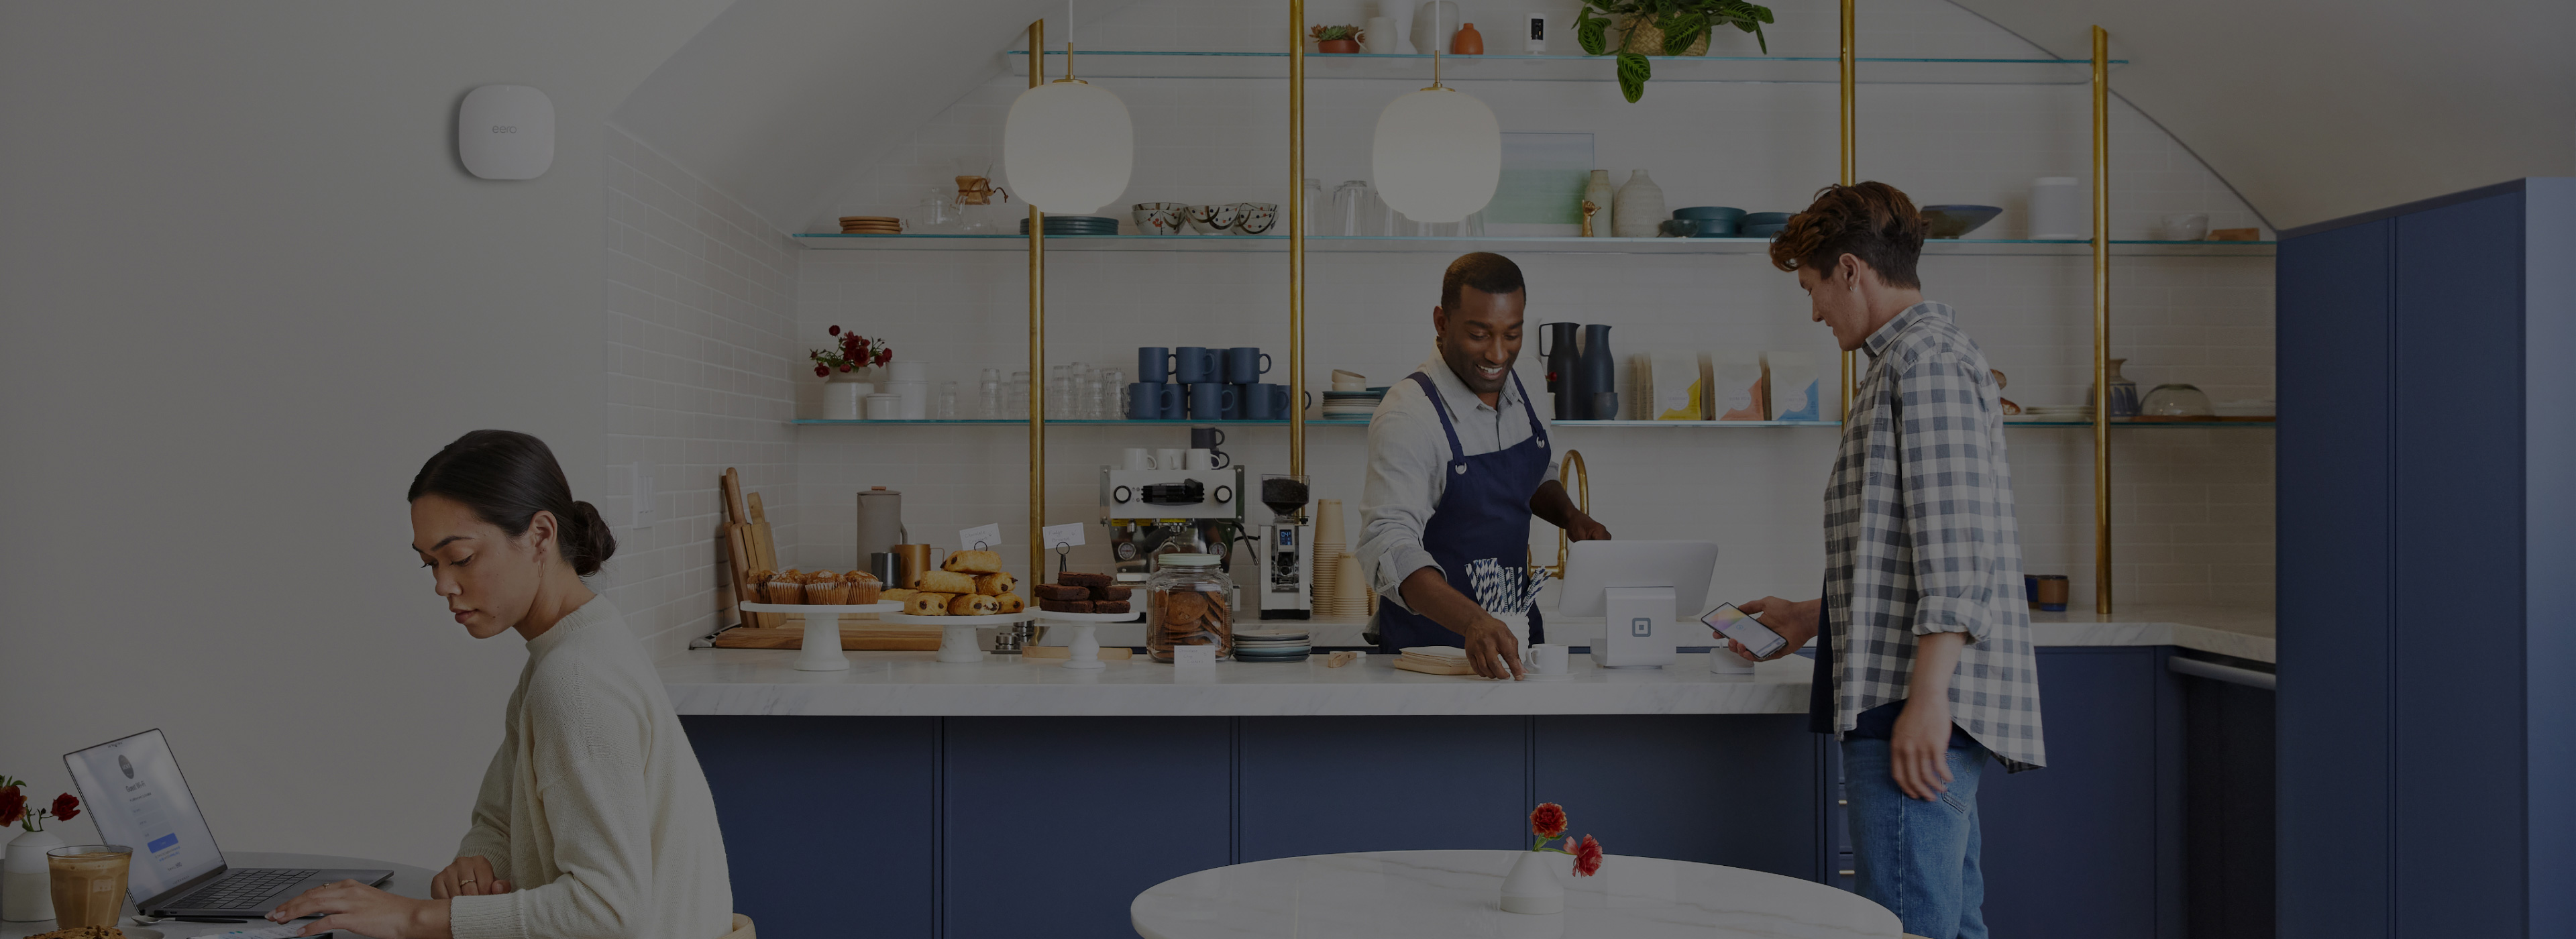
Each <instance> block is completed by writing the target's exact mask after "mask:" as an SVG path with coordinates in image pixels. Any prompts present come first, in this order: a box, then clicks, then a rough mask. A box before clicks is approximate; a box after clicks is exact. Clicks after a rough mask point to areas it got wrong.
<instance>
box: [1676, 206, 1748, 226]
mask: <svg viewBox="0 0 2576 939" xmlns="http://www.w3.org/2000/svg"><path fill="white" fill-rule="evenodd" d="M1673 217H1674V218H1696V219H1703V220H1705V219H1718V220H1721V221H1728V222H1733V221H1738V220H1741V219H1743V218H1744V210H1743V209H1739V208H1735V207H1733V206H1724V205H1695V206H1691V207H1690V208H1687V209H1674V210H1673ZM1701 227H1706V226H1701Z"/></svg>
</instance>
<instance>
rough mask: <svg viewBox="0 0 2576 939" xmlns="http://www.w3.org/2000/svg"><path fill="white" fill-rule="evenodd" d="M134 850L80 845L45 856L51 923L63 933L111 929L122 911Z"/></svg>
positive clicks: (123, 847)
mask: <svg viewBox="0 0 2576 939" xmlns="http://www.w3.org/2000/svg"><path fill="white" fill-rule="evenodd" d="M133 861H134V849H133V848H129V847H126V846H124V845H120V844H82V845H72V846H70V847H63V848H55V849H53V850H51V851H47V852H45V870H46V875H47V878H48V881H49V882H48V886H49V887H50V888H51V889H52V893H53V900H54V923H55V925H58V926H61V927H63V928H65V929H77V928H80V927H83V926H114V925H116V921H117V919H118V917H119V916H121V915H122V914H123V913H124V908H125V878H126V874H127V872H128V871H129V869H130V868H131V866H132V864H133Z"/></svg>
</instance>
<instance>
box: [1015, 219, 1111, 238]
mask: <svg viewBox="0 0 2576 939" xmlns="http://www.w3.org/2000/svg"><path fill="white" fill-rule="evenodd" d="M1028 233H1029V220H1028V219H1021V220H1020V234H1023V235H1025V234H1028ZM1046 233H1047V237H1050V238H1052V237H1055V236H1057V235H1115V234H1117V233H1118V220H1117V219H1114V218H1110V217H1109V216H1106V215H1050V216H1047V217H1046Z"/></svg>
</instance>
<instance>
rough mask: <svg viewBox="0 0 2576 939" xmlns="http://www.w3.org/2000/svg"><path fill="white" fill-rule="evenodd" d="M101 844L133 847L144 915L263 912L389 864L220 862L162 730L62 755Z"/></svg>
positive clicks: (375, 874)
mask: <svg viewBox="0 0 2576 939" xmlns="http://www.w3.org/2000/svg"><path fill="white" fill-rule="evenodd" d="M63 763H64V765H66V766H68V767H70V768H71V771H72V784H73V785H75V786H78V787H80V795H81V804H82V806H83V807H84V808H87V809H88V810H89V813H90V818H91V819H92V820H93V821H95V822H97V824H98V835H99V840H101V841H103V842H105V843H107V844H121V845H126V846H128V847H131V848H133V849H134V863H133V867H132V868H131V869H129V871H128V872H127V874H126V881H125V883H126V887H125V890H126V894H127V896H128V897H129V898H131V899H132V900H133V901H134V907H135V909H137V910H139V911H141V912H142V913H143V915H145V916H233V917H252V916H264V915H266V914H267V913H268V911H269V910H270V909H271V908H273V907H275V906H277V905H278V904H280V903H284V902H286V901H287V900H288V899H289V898H292V897H294V896H295V895H296V894H300V893H303V892H304V891H306V890H310V889H312V888H314V887H318V886H321V885H323V884H328V883H336V882H339V881H342V880H354V881H357V882H359V883H362V884H378V883H383V882H384V881H385V880H386V879H388V878H391V877H392V876H393V875H394V872H393V871H390V870H355V869H337V868H288V867H228V866H226V865H225V864H224V852H223V849H221V848H218V847H216V846H215V834H214V832H212V831H210V830H208V829H207V828H206V816H205V813H204V812H201V811H198V809H197V797H196V796H194V795H191V794H189V792H188V781H187V780H186V779H183V778H181V777H180V776H179V760H178V758H177V757H175V756H172V755H171V754H170V742H169V741H167V740H164V739H162V737H161V731H159V730H157V729H156V730H147V731H144V732H142V733H139V734H135V735H134V736H131V737H127V738H124V739H122V740H111V741H108V742H106V743H102V744H99V745H98V746H95V747H91V748H89V749H86V750H81V751H78V752H74V753H66V754H64V755H63Z"/></svg>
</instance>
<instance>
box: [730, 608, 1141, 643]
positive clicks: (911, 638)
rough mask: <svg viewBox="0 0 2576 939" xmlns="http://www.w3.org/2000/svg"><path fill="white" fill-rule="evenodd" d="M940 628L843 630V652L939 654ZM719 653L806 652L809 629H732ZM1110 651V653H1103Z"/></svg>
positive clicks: (855, 628)
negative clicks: (745, 651)
mask: <svg viewBox="0 0 2576 939" xmlns="http://www.w3.org/2000/svg"><path fill="white" fill-rule="evenodd" d="M753 615H756V616H777V617H782V618H783V617H785V616H786V615H787V614H785V613H758V614H753ZM939 633H940V629H939V627H937V626H876V627H866V628H861V627H856V626H843V627H841V649H842V650H843V651H846V652H936V651H938V650H939ZM716 648H719V649H802V648H805V628H804V626H803V625H802V624H799V625H798V626H797V627H796V628H794V629H752V628H749V627H744V628H742V629H728V630H725V631H723V632H720V633H717V634H716ZM1102 651H1104V652H1105V651H1107V650H1102Z"/></svg>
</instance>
